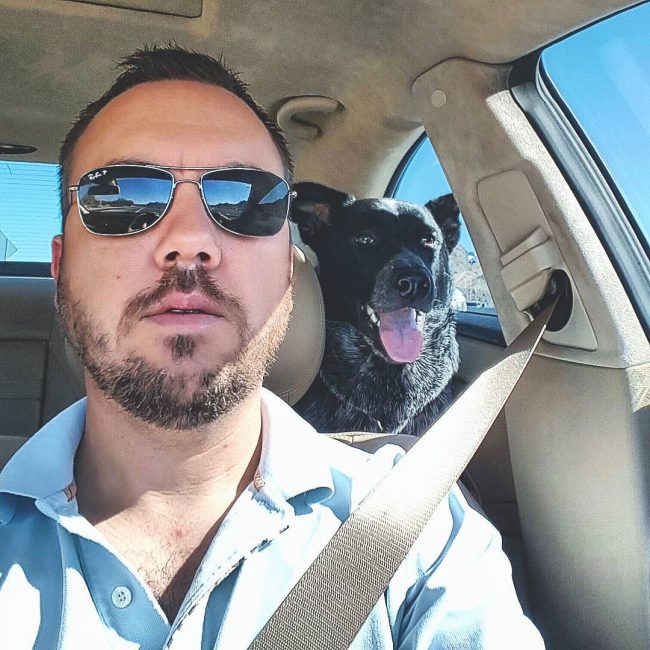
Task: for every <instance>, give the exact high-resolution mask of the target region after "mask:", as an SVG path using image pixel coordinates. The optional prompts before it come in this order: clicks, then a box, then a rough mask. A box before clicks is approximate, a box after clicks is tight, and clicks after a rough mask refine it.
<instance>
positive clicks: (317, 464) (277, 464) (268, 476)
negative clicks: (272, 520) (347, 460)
mask: <svg viewBox="0 0 650 650" xmlns="http://www.w3.org/2000/svg"><path fill="white" fill-rule="evenodd" d="M338 444H339V443H336V442H335V441H333V440H330V439H329V438H328V437H327V436H323V435H322V434H320V433H317V432H316V430H315V429H314V428H313V427H312V426H311V425H310V424H308V423H307V422H306V421H305V420H303V419H302V417H300V416H299V415H298V414H297V413H296V412H295V411H294V410H293V409H292V408H291V407H290V406H289V405H288V404H286V403H285V402H284V401H283V400H282V399H281V398H279V397H278V396H277V395H275V394H273V393H271V392H270V391H268V390H267V389H265V388H263V389H262V457H261V459H260V466H259V475H260V477H261V478H262V480H263V481H264V482H265V483H268V484H272V485H273V487H274V488H275V489H276V490H278V491H279V493H280V494H281V495H282V497H283V498H284V499H285V500H286V501H289V499H293V498H295V497H297V496H299V495H301V494H305V495H308V496H309V500H310V501H312V502H319V501H323V500H325V499H327V498H328V497H330V496H331V495H332V494H333V492H334V481H333V478H332V469H331V468H332V463H331V461H332V459H333V458H334V457H335V456H334V453H333V452H334V449H333V447H334V446H338Z"/></svg>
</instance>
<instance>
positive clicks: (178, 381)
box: [56, 260, 293, 430]
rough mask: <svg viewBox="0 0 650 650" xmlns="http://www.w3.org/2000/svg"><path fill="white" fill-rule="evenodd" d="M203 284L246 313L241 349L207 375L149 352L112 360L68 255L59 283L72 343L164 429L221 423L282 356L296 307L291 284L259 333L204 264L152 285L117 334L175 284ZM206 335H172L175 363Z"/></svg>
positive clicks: (109, 392) (119, 396)
mask: <svg viewBox="0 0 650 650" xmlns="http://www.w3.org/2000/svg"><path fill="white" fill-rule="evenodd" d="M195 288H196V289H200V290H201V291H202V292H203V293H205V294H206V295H208V296H211V297H212V298H214V299H216V300H218V301H226V302H229V304H230V307H231V309H233V310H234V311H235V312H236V313H238V314H239V316H240V322H238V325H239V326H240V340H241V350H240V352H239V354H238V355H237V356H236V357H235V359H233V360H232V361H230V362H228V363H226V364H224V365H223V366H221V367H217V368H213V369H211V370H205V371H203V372H202V373H201V374H200V376H198V375H196V374H193V375H187V374H186V373H179V374H172V373H171V372H170V371H169V370H166V369H162V368H157V367H156V366H154V365H153V364H152V363H151V362H149V361H147V360H146V359H145V358H143V357H141V356H137V355H132V356H129V357H127V358H126V359H124V360H122V361H118V362H111V361H109V360H108V358H107V357H108V341H109V340H110V337H109V335H108V334H107V333H105V332H102V331H100V329H99V327H98V325H97V324H96V323H94V322H93V321H92V319H91V318H90V315H89V314H88V311H87V310H86V309H85V308H84V306H83V305H82V304H81V301H74V300H72V299H71V296H70V290H69V289H70V288H69V283H68V281H67V277H66V275H65V273H64V268H63V260H62V263H61V270H60V278H59V283H58V286H57V299H56V304H57V312H58V314H59V318H60V320H61V323H62V325H63V327H64V330H65V332H66V336H67V338H68V340H69V341H70V343H71V345H72V346H73V347H74V349H75V350H76V352H77V354H78V355H79V357H80V359H81V361H82V363H83V364H84V366H85V367H86V369H87V370H88V372H89V373H90V376H91V377H92V378H93V380H94V381H95V383H96V384H97V386H98V387H99V389H100V390H101V391H102V392H103V393H104V394H105V395H106V396H107V397H108V398H109V399H112V400H113V401H115V402H116V403H117V404H118V405H119V406H120V407H121V408H123V409H124V410H125V411H126V412H127V413H129V414H131V415H133V416H134V417H137V418H139V419H141V420H143V421H145V422H147V423H149V424H152V425H154V426H157V427H160V428H162V429H175V430H188V429H194V428H197V427H200V426H202V425H205V424H209V423H211V422H215V421H216V420H217V419H218V418H219V417H221V416H223V415H224V414H226V413H229V412H230V411H232V409H234V408H235V407H236V406H237V405H238V404H240V403H241V402H242V401H243V400H244V399H246V397H248V396H249V395H250V394H251V393H252V392H253V391H254V390H256V389H257V388H259V387H260V386H261V384H262V380H263V378H264V375H265V374H266V372H267V371H268V369H269V367H270V366H271V364H272V363H273V361H274V360H275V358H276V354H277V351H278V348H279V347H280V343H281V342H282V339H283V338H284V335H285V333H286V330H287V326H288V323H289V318H290V315H291V309H292V307H293V284H292V283H291V282H289V286H288V287H287V290H286V292H285V294H284V296H283V297H282V300H281V301H280V304H279V305H278V306H277V307H276V309H275V311H274V312H273V313H272V314H271V316H270V317H269V318H268V320H267V321H266V323H265V324H264V325H263V326H262V327H261V328H260V329H259V330H258V331H257V332H255V333H253V332H251V331H250V329H249V328H248V326H247V324H246V319H245V315H244V312H243V308H242V307H241V305H240V304H239V302H238V301H237V300H236V299H235V298H233V297H230V296H227V295H225V294H224V293H223V291H221V290H220V289H219V288H218V287H217V286H216V285H215V284H214V282H213V281H212V280H211V279H210V278H209V277H208V275H207V273H206V272H205V271H203V270H202V269H200V270H199V271H198V272H197V271H194V270H189V271H188V270H184V271H180V272H179V271H178V270H177V269H175V268H172V269H170V271H168V272H166V273H165V275H164V276H163V278H161V281H160V283H159V286H158V287H157V288H156V289H155V290H153V291H147V292H142V293H141V294H138V295H137V296H136V297H135V298H134V299H133V300H132V301H130V303H129V304H128V305H127V307H126V309H125V312H124V315H123V317H122V319H121V320H120V324H119V326H118V332H117V338H118V340H119V339H120V338H121V337H122V336H124V335H125V334H126V333H128V331H129V329H130V327H131V323H132V321H133V320H134V319H135V318H137V315H138V314H139V313H140V312H141V311H142V310H144V309H145V308H146V307H148V306H150V305H151V304H153V303H154V302H155V301H156V300H159V299H160V298H162V296H163V295H165V294H166V293H168V292H169V291H172V290H174V289H177V290H180V291H184V292H189V291H191V290H193V289H195ZM198 339H199V337H193V336H187V335H179V336H175V337H169V338H168V339H167V340H166V341H165V345H166V346H167V347H168V348H169V350H170V352H171V355H172V360H173V362H175V363H177V362H178V361H179V360H180V359H181V358H183V357H185V356H189V357H192V356H193V355H194V353H195V348H196V343H197V341H198ZM189 379H198V382H197V385H198V388H196V389H195V391H194V392H193V393H192V394H190V395H184V393H185V392H186V391H187V383H188V380H189Z"/></svg>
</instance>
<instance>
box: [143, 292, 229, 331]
mask: <svg viewBox="0 0 650 650" xmlns="http://www.w3.org/2000/svg"><path fill="white" fill-rule="evenodd" d="M142 318H143V319H144V318H146V319H149V320H151V321H152V322H154V323H156V324H157V325H172V326H175V327H184V326H190V327H206V326H209V325H213V324H214V323H215V322H217V321H218V320H219V319H221V318H223V313H222V310H221V308H220V307H219V305H217V304H216V303H214V302H213V301H211V300H210V299H209V298H207V297H205V296H203V295H201V294H198V293H180V292H172V293H170V294H168V295H166V296H165V297H164V298H162V299H161V300H159V301H158V302H156V303H154V304H153V305H151V306H150V307H149V308H148V309H146V310H145V312H144V314H143V315H142Z"/></svg>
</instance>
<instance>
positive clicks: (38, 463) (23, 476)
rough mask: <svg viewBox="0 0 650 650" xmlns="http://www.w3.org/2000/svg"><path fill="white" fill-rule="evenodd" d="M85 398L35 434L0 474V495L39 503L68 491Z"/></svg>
mask: <svg viewBox="0 0 650 650" xmlns="http://www.w3.org/2000/svg"><path fill="white" fill-rule="evenodd" d="M85 420H86V398H85V397H84V398H83V399H81V400H79V401H78V402H75V403H74V404H72V406H69V407H68V408H67V409H65V411H62V412H61V413H59V414H58V415H57V416H56V417H55V418H53V419H52V420H50V421H49V422H48V423H47V424H46V425H45V426H44V427H43V428H42V429H40V430H39V431H37V432H36V433H35V434H34V435H33V436H32V437H31V438H29V440H27V442H26V443H25V444H24V445H23V446H22V447H21V448H20V449H19V450H18V451H17V452H16V453H15V454H14V456H13V457H12V458H11V460H10V461H9V462H8V463H7V464H6V465H5V468H4V469H3V470H2V473H0V492H8V493H10V494H16V495H18V496H24V497H31V498H32V499H43V498H46V497H48V496H50V495H52V494H54V493H56V492H61V491H62V490H64V489H65V488H66V487H68V486H69V485H70V484H71V483H72V482H73V478H74V456H75V453H76V451H77V447H78V446H79V441H80V440H81V436H82V435H83V431H84V423H85Z"/></svg>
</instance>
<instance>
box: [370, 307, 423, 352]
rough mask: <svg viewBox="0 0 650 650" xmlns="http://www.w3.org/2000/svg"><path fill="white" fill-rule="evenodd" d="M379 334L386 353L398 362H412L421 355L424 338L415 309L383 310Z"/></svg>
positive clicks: (380, 315) (380, 316) (380, 317)
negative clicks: (417, 321) (416, 319)
mask: <svg viewBox="0 0 650 650" xmlns="http://www.w3.org/2000/svg"><path fill="white" fill-rule="evenodd" d="M379 336H380V337H381V342H382V343H383V344H384V349H385V350H386V353H387V354H388V356H389V357H390V358H391V359H392V360H393V361H395V362H397V363H411V362H412V361H415V360H416V359H417V358H418V357H419V356H420V352H421V351H422V343H423V342H424V338H423V336H422V332H421V331H420V330H419V329H418V326H417V323H416V321H415V309H398V310H397V311H387V312H381V313H380V314H379Z"/></svg>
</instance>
